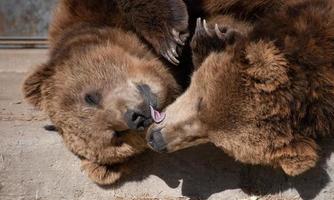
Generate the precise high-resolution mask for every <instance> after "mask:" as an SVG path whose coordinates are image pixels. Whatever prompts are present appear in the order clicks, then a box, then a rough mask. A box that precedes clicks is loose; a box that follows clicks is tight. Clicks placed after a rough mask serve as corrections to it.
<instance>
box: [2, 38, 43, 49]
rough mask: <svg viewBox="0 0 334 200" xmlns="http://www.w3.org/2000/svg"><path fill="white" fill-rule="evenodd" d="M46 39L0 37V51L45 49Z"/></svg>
mask: <svg viewBox="0 0 334 200" xmlns="http://www.w3.org/2000/svg"><path fill="white" fill-rule="evenodd" d="M46 48H48V41H47V39H46V38H37V37H36V38H31V37H29V38H28V37H10V38H9V37H0V49H46Z"/></svg>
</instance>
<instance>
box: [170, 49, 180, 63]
mask: <svg viewBox="0 0 334 200" xmlns="http://www.w3.org/2000/svg"><path fill="white" fill-rule="evenodd" d="M167 55H168V56H169V58H170V59H171V60H172V61H173V62H172V63H176V65H178V64H179V63H180V61H179V60H178V59H177V58H176V57H175V56H174V55H173V53H172V51H171V50H167Z"/></svg>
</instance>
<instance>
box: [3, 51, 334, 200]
mask: <svg viewBox="0 0 334 200" xmlns="http://www.w3.org/2000/svg"><path fill="white" fill-rule="evenodd" d="M46 57H47V53H46V51H45V50H0V199H1V200H19V199H22V200H23V199H27V200H30V199H34V200H42V199H51V200H53V199H55V200H58V199H68V200H74V199H81V200H93V199H99V200H104V199H117V200H121V199H145V200H146V199H208V198H209V199H224V200H230V199H231V200H235V199H245V200H246V199H247V200H257V199H263V200H264V199H275V200H276V199H282V200H283V199H319V200H331V199H334V183H333V181H332V179H333V178H334V155H331V152H333V150H334V141H333V140H327V141H323V142H322V143H323V144H322V146H323V152H324V153H323V154H324V155H323V159H322V161H321V163H320V164H319V166H318V167H316V168H315V169H313V170H311V171H309V172H307V173H306V174H304V175H302V176H299V177H295V178H291V177H287V176H285V175H283V174H282V173H281V172H280V171H275V170H273V169H271V168H266V167H256V166H248V165H242V164H240V163H238V162H235V161H233V159H231V158H229V157H227V156H226V155H225V154H224V153H223V152H222V151H221V150H219V149H217V148H215V147H213V146H211V145H203V146H199V147H196V148H191V149H188V150H185V151H181V152H177V153H174V154H170V155H160V154H156V153H153V152H148V153H146V154H144V155H142V156H141V157H140V158H138V163H139V166H140V167H138V168H137V170H136V172H135V173H134V175H133V176H132V177H129V178H128V179H127V180H125V181H124V182H122V183H120V184H119V185H117V186H115V187H109V188H101V187H99V186H97V185H95V184H93V183H92V182H91V181H90V180H89V179H88V178H87V177H86V176H85V175H84V174H83V173H82V172H81V171H80V168H79V161H78V159H77V158H76V157H75V156H73V155H72V154H71V153H70V152H69V151H67V149H65V147H64V145H63V144H62V141H61V138H60V137H59V136H58V135H57V133H51V132H46V131H45V130H43V128H42V127H43V126H44V125H46V124H48V119H47V117H46V116H45V115H43V114H42V113H40V112H38V111H36V110H34V109H33V108H32V107H31V106H28V105H27V104H26V103H24V102H23V99H22V95H21V84H22V80H23V78H24V76H25V75H26V72H27V71H28V70H29V69H31V68H32V67H34V66H35V65H37V64H39V63H42V62H43V61H45V60H46Z"/></svg>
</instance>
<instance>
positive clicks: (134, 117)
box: [124, 110, 152, 130]
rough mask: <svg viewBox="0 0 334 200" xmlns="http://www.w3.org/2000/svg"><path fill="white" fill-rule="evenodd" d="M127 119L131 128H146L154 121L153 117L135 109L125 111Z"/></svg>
mask: <svg viewBox="0 0 334 200" xmlns="http://www.w3.org/2000/svg"><path fill="white" fill-rule="evenodd" d="M124 118H125V121H126V123H127V125H128V127H129V129H131V130H144V129H145V128H146V127H148V126H149V125H150V124H151V123H152V119H151V117H147V116H145V115H144V114H143V113H141V112H139V111H135V110H128V111H127V112H126V113H125V116H124Z"/></svg>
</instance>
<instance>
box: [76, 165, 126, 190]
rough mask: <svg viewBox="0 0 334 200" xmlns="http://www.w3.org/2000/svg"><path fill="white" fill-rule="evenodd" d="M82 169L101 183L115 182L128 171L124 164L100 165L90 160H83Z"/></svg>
mask: <svg viewBox="0 0 334 200" xmlns="http://www.w3.org/2000/svg"><path fill="white" fill-rule="evenodd" d="M81 170H82V171H84V173H85V174H87V176H88V177H89V178H90V179H91V180H92V181H94V182H95V183H97V184H99V185H111V184H114V183H115V182H116V181H118V180H119V179H120V178H121V177H122V175H123V174H124V173H126V172H127V169H126V168H125V166H123V165H112V166H108V165H100V164H97V163H94V162H91V161H88V160H83V161H81Z"/></svg>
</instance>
